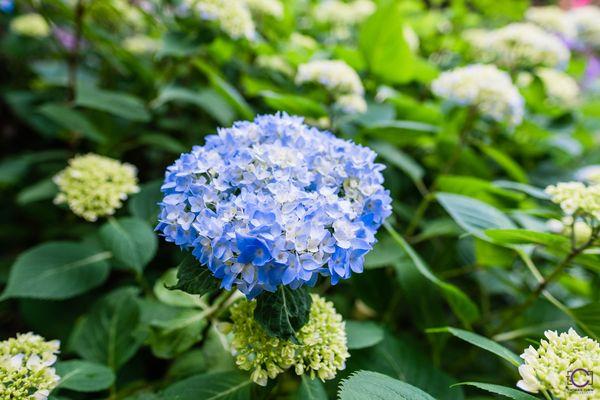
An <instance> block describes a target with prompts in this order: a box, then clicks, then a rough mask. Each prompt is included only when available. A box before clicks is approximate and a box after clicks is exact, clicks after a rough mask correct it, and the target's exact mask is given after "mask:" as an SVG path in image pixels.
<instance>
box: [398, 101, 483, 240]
mask: <svg viewBox="0 0 600 400" xmlns="http://www.w3.org/2000/svg"><path fill="white" fill-rule="evenodd" d="M476 115H477V110H476V109H475V108H473V107H470V108H469V110H468V113H467V117H466V119H465V123H464V125H463V127H462V129H461V130H460V132H459V134H458V144H457V145H456V147H455V148H454V151H453V153H452V155H451V156H450V158H449V159H448V161H447V162H446V164H445V165H444V166H443V168H442V169H441V173H440V175H447V174H449V173H450V172H451V171H452V169H453V168H454V166H455V165H456V163H457V162H458V160H459V159H460V156H461V154H462V152H463V150H464V147H465V144H466V142H467V140H466V139H467V134H468V133H469V132H470V131H471V128H472V127H473V123H474V122H475V117H476ZM438 184H439V180H437V179H436V180H435V181H434V182H433V184H432V185H431V186H430V187H429V188H422V189H421V190H419V191H420V192H421V193H426V194H425V196H423V198H422V199H421V202H420V203H419V205H418V206H417V210H416V211H415V214H414V216H413V218H412V219H411V220H410V222H409V223H408V227H407V228H406V231H405V232H404V236H405V237H410V236H412V235H413V233H414V232H415V230H416V229H417V227H418V226H419V224H420V223H421V220H422V219H423V217H424V216H425V213H426V212H427V209H428V208H429V205H430V204H431V202H432V201H433V200H434V199H435V194H434V192H435V191H436V189H437V187H438Z"/></svg>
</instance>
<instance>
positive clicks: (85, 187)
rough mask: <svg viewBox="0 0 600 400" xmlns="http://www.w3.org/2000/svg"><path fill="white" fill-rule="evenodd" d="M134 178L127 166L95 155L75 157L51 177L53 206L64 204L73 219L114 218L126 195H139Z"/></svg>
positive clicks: (132, 167) (132, 170) (134, 172)
mask: <svg viewBox="0 0 600 400" xmlns="http://www.w3.org/2000/svg"><path fill="white" fill-rule="evenodd" d="M136 174H137V170H136V168H135V167H134V166H133V165H131V164H122V163H120V162H119V161H117V160H113V159H111V158H108V157H102V156H99V155H97V154H86V155H84V156H77V157H75V158H72V159H71V160H69V166H68V167H67V168H65V169H64V170H62V171H61V172H59V173H58V175H56V176H55V177H54V182H55V183H56V185H58V189H59V193H58V195H57V196H56V197H55V199H54V203H56V204H63V203H66V204H68V206H69V208H70V209H71V211H73V212H74V213H75V214H76V215H78V216H80V217H82V218H84V219H86V220H88V221H96V220H97V219H98V217H102V216H106V215H112V214H114V212H115V210H117V209H119V208H121V206H122V205H123V200H126V199H127V196H128V195H129V194H132V193H137V192H138V191H139V187H138V185H137V178H136Z"/></svg>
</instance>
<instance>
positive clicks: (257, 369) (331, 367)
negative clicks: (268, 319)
mask: <svg viewBox="0 0 600 400" xmlns="http://www.w3.org/2000/svg"><path fill="white" fill-rule="evenodd" d="M312 300H313V301H312V306H311V309H310V316H309V320H308V322H307V323H306V324H305V325H304V326H303V327H302V328H300V330H299V331H298V333H297V339H298V343H297V344H295V343H292V342H291V341H289V340H281V339H278V338H276V337H271V336H269V335H268V334H267V333H266V332H265V331H264V329H263V328H262V327H261V326H260V325H259V324H258V323H257V322H256V320H255V319H254V316H253V315H254V308H255V307H256V302H254V301H247V300H241V301H239V302H237V303H236V304H234V305H233V306H232V307H231V320H232V321H233V323H232V324H228V325H225V326H224V330H225V331H227V332H231V333H232V336H233V340H232V349H233V353H234V355H235V357H236V360H235V361H236V364H237V365H238V367H239V368H241V369H243V370H245V371H250V370H251V371H252V375H251V376H252V380H253V381H254V382H256V383H258V384H259V385H263V386H264V385H266V384H267V380H268V379H274V378H275V377H276V376H277V375H279V374H280V373H282V372H283V371H285V370H287V369H289V368H291V367H294V371H295V372H296V374H297V375H302V374H307V375H310V377H311V378H315V377H318V378H319V379H321V380H327V379H333V378H334V377H335V375H336V372H337V371H338V370H343V369H344V368H345V366H346V359H347V358H348V357H349V354H348V348H347V346H346V331H345V324H344V322H343V320H342V316H341V315H339V314H338V313H336V311H335V308H334V307H333V304H332V303H331V302H328V301H326V300H325V299H323V298H322V297H319V296H317V295H312Z"/></svg>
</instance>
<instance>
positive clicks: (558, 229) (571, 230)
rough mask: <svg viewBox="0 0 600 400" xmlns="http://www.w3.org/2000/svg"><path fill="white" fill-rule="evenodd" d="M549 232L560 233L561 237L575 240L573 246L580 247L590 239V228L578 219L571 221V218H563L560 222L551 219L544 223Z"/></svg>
mask: <svg viewBox="0 0 600 400" xmlns="http://www.w3.org/2000/svg"><path fill="white" fill-rule="evenodd" d="M546 226H547V227H548V229H549V230H550V232H554V233H560V234H562V235H565V236H568V237H571V236H573V237H574V239H575V244H576V245H577V246H581V245H583V244H585V243H587V242H588V241H589V240H590V238H591V237H592V233H593V232H592V228H591V227H590V226H589V225H588V224H587V223H586V222H585V221H582V220H580V219H577V220H575V221H573V217H570V216H567V217H563V218H562V220H560V221H559V220H557V219H551V220H549V221H548V222H547V223H546Z"/></svg>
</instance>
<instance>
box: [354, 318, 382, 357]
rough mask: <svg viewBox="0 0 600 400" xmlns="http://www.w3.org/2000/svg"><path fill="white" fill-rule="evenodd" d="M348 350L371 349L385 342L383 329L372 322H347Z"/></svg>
mask: <svg viewBox="0 0 600 400" xmlns="http://www.w3.org/2000/svg"><path fill="white" fill-rule="evenodd" d="M346 335H347V336H348V348H349V349H350V350H353V349H363V348H365V347H371V346H374V345H376V344H377V343H379V342H381V341H382V340H383V329H382V328H381V327H380V326H379V325H377V324H376V323H374V322H370V321H346Z"/></svg>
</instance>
